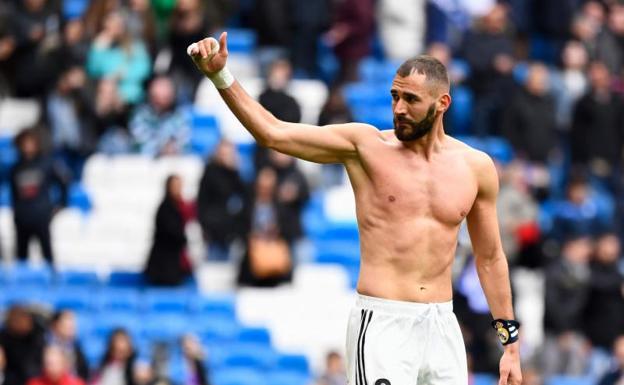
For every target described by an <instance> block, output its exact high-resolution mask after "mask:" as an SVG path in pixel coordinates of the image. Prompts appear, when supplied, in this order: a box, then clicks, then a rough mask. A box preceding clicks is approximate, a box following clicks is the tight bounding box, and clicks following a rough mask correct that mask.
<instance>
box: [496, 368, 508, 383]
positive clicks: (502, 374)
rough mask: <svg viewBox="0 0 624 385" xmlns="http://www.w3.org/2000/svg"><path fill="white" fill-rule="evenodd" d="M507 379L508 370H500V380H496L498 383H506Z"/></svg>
mask: <svg viewBox="0 0 624 385" xmlns="http://www.w3.org/2000/svg"><path fill="white" fill-rule="evenodd" d="M508 379H509V371H508V370H501V372H500V380H498V385H507V380H508Z"/></svg>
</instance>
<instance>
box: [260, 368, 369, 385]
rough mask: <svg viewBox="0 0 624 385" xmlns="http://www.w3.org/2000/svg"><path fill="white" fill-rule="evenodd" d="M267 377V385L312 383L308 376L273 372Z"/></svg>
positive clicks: (305, 384) (303, 384)
mask: <svg viewBox="0 0 624 385" xmlns="http://www.w3.org/2000/svg"><path fill="white" fill-rule="evenodd" d="M267 377H268V378H267V384H271V385H307V384H308V383H309V381H310V376H308V375H301V374H298V373H289V372H282V371H274V372H271V373H269V375H268V376H267ZM371 385H372V384H371Z"/></svg>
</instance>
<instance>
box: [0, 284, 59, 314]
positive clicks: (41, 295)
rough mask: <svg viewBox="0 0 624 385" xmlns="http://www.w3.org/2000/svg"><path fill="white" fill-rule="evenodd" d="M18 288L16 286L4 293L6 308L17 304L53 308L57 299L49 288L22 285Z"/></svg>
mask: <svg viewBox="0 0 624 385" xmlns="http://www.w3.org/2000/svg"><path fill="white" fill-rule="evenodd" d="M16 287H17V286H14V287H12V288H10V289H9V290H7V291H6V292H5V293H4V302H5V306H6V307H9V306H11V305H15V304H21V305H38V306H48V307H50V308H52V307H53V305H54V302H55V299H54V295H53V293H52V292H50V291H49V290H48V286H41V285H35V286H24V285H20V286H19V289H16Z"/></svg>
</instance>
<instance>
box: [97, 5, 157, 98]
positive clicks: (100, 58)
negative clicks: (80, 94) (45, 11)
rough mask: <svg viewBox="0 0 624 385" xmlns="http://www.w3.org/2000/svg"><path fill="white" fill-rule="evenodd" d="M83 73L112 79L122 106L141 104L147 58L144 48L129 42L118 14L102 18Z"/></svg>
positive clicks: (139, 43)
mask: <svg viewBox="0 0 624 385" xmlns="http://www.w3.org/2000/svg"><path fill="white" fill-rule="evenodd" d="M87 72H88V74H89V75H90V76H92V77H93V78H95V79H102V78H113V79H115V80H116V81H117V85H118V87H119V94H120V95H121V98H122V100H123V101H124V102H125V103H127V104H137V103H139V102H141V101H142V100H143V96H144V95H143V94H144V92H143V82H144V81H145V80H146V79H147V78H148V76H149V75H150V58H149V55H148V53H147V49H146V48H145V44H144V43H143V42H142V41H140V40H133V39H132V36H131V35H130V33H129V32H128V30H127V28H126V26H125V20H124V17H123V16H122V14H121V13H119V12H111V13H109V14H107V15H106V17H105V19H104V22H103V25H102V28H101V29H100V30H99V33H98V35H97V36H96V37H95V40H94V41H93V43H92V44H91V48H90V49H89V54H88V58H87Z"/></svg>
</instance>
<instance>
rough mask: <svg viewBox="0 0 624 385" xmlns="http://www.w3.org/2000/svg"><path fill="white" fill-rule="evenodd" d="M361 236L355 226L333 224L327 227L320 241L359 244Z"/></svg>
mask: <svg viewBox="0 0 624 385" xmlns="http://www.w3.org/2000/svg"><path fill="white" fill-rule="evenodd" d="M359 239H360V235H359V233H358V228H357V226H356V225H355V224H350V223H346V224H343V223H331V224H328V225H327V227H325V230H324V231H323V233H322V234H320V236H319V238H318V240H322V241H355V242H358V241H359Z"/></svg>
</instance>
